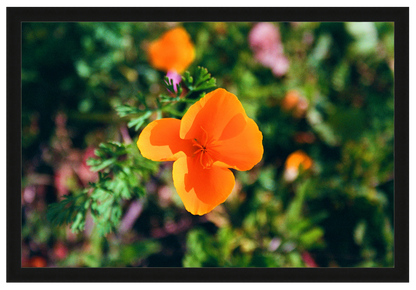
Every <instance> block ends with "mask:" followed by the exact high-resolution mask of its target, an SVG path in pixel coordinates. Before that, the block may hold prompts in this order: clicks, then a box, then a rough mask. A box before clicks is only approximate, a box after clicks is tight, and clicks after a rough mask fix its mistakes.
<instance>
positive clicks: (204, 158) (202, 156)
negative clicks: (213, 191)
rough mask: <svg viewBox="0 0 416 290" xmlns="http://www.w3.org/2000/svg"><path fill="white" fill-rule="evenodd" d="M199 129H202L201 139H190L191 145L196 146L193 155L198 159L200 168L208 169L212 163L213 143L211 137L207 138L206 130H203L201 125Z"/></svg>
mask: <svg viewBox="0 0 416 290" xmlns="http://www.w3.org/2000/svg"><path fill="white" fill-rule="evenodd" d="M201 129H202V130H203V131H204V134H203V136H202V138H201V140H198V139H196V138H195V139H194V140H192V143H193V144H192V146H194V147H196V150H195V152H194V155H193V157H196V158H198V159H199V162H200V163H201V166H202V168H204V169H210V168H211V166H212V164H213V163H214V158H213V157H214V151H213V150H212V147H215V145H213V144H212V143H213V140H212V138H211V139H208V133H207V131H205V130H204V128H202V127H201Z"/></svg>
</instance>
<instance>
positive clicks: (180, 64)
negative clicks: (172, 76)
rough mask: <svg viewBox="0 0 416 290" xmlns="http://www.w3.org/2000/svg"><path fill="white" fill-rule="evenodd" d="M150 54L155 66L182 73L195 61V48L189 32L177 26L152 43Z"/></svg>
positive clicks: (151, 62)
mask: <svg viewBox="0 0 416 290" xmlns="http://www.w3.org/2000/svg"><path fill="white" fill-rule="evenodd" d="M148 54H149V62H150V64H151V65H152V66H153V67H154V68H156V69H158V70H162V71H166V72H168V71H171V70H173V71H176V72H177V73H182V72H183V71H184V70H185V69H186V68H187V67H188V66H189V65H190V64H191V63H192V62H193V61H194V59H195V48H194V45H193V43H192V42H191V38H190V36H189V34H188V32H186V30H185V29H184V28H182V27H177V28H174V29H171V30H169V31H167V32H166V33H164V34H163V35H162V36H161V37H160V38H159V39H157V40H155V41H153V42H152V43H150V45H149V50H148Z"/></svg>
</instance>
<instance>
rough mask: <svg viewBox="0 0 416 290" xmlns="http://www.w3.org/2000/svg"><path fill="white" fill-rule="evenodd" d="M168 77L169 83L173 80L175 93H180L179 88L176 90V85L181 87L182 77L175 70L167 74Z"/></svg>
mask: <svg viewBox="0 0 416 290" xmlns="http://www.w3.org/2000/svg"><path fill="white" fill-rule="evenodd" d="M166 76H167V77H168V78H169V82H170V81H171V80H172V81H173V88H174V89H175V93H176V92H177V91H178V90H177V88H176V85H179V84H180V82H181V81H182V77H181V75H180V74H178V73H177V72H176V71H174V70H170V71H168V73H167V74H166Z"/></svg>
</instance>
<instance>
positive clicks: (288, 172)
mask: <svg viewBox="0 0 416 290" xmlns="http://www.w3.org/2000/svg"><path fill="white" fill-rule="evenodd" d="M300 166H302V168H303V170H307V169H309V168H310V167H311V166H312V159H311V158H310V157H309V156H308V155H307V154H306V153H305V152H303V151H302V150H298V151H295V152H293V153H292V154H290V155H289V157H288V158H287V159H286V163H285V176H284V177H285V179H286V180H287V181H293V180H294V179H295V178H296V177H297V176H298V174H299V167H300Z"/></svg>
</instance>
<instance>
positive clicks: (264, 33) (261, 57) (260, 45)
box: [248, 22, 289, 77]
mask: <svg viewBox="0 0 416 290" xmlns="http://www.w3.org/2000/svg"><path fill="white" fill-rule="evenodd" d="M248 40H249V43H250V47H251V49H252V50H253V52H254V58H255V59H256V60H257V61H258V62H259V63H261V64H262V65H263V66H265V67H269V68H271V69H272V72H273V74H274V75H275V76H277V77H281V76H283V75H284V74H286V72H287V70H288V69H289V60H288V59H287V58H286V57H285V56H284V52H283V45H282V42H281V39H280V33H279V29H278V28H277V27H276V26H274V25H273V24H271V23H267V22H261V23H258V24H256V25H255V26H254V27H253V29H252V30H251V31H250V34H249V36H248Z"/></svg>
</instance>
